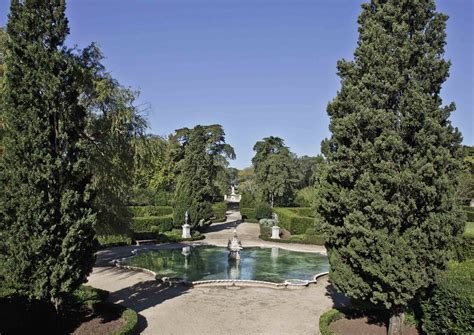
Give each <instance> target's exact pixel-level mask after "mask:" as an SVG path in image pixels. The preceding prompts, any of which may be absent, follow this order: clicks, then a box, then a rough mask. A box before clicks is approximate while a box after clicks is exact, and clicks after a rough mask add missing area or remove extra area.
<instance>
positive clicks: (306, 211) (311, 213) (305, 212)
mask: <svg viewBox="0 0 474 335" xmlns="http://www.w3.org/2000/svg"><path fill="white" fill-rule="evenodd" d="M287 209H289V210H290V211H292V212H293V213H295V214H296V215H298V216H306V217H310V218H314V217H315V214H316V211H315V209H314V208H311V207H288V208H287Z"/></svg>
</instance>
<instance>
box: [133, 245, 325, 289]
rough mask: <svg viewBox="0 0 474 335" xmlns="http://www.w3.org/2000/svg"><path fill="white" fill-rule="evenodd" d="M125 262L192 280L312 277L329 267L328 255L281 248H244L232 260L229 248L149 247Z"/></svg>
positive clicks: (266, 279) (280, 279)
mask: <svg viewBox="0 0 474 335" xmlns="http://www.w3.org/2000/svg"><path fill="white" fill-rule="evenodd" d="M126 263H127V264H128V265H133V266H138V267H142V268H146V269H150V270H153V271H155V272H156V273H157V274H158V277H179V278H184V279H186V280H189V281H196V280H211V279H253V280H264V281H270V282H283V281H285V279H306V280H309V279H311V278H312V277H313V275H314V274H316V273H319V272H324V271H328V269H329V265H328V260H327V258H326V256H323V255H320V254H314V253H304V252H295V251H288V250H284V249H279V248H245V249H243V250H242V251H241V259H240V261H233V262H229V260H228V250H227V249H226V248H220V247H189V246H186V247H184V248H180V249H167V250H150V251H147V252H143V253H140V254H139V255H137V256H134V257H131V258H129V259H127V260H126Z"/></svg>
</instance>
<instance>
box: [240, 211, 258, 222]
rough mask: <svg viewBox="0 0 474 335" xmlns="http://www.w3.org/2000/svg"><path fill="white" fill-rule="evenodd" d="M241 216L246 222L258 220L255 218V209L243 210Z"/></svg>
mask: <svg viewBox="0 0 474 335" xmlns="http://www.w3.org/2000/svg"><path fill="white" fill-rule="evenodd" d="M240 214H241V215H242V219H243V220H244V221H248V220H252V221H255V220H256V219H257V218H256V217H255V208H241V209H240Z"/></svg>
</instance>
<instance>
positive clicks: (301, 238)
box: [259, 234, 325, 245]
mask: <svg viewBox="0 0 474 335" xmlns="http://www.w3.org/2000/svg"><path fill="white" fill-rule="evenodd" d="M259 238H260V239H262V240H264V241H272V242H279V243H298V244H314V245H324V242H325V239H324V236H322V235H313V236H307V235H304V234H302V235H292V236H291V237H290V238H288V239H283V238H280V239H272V238H271V237H269V236H264V235H260V236H259Z"/></svg>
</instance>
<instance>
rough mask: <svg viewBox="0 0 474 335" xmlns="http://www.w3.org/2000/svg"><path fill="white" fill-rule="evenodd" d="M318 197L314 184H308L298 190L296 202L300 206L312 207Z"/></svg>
mask: <svg viewBox="0 0 474 335" xmlns="http://www.w3.org/2000/svg"><path fill="white" fill-rule="evenodd" d="M316 197H317V196H316V189H315V188H314V187H313V186H308V187H305V188H303V189H301V190H298V191H297V192H296V197H295V201H294V202H295V204H296V205H298V206H300V207H311V206H314V204H315V203H316ZM305 216H306V215H305Z"/></svg>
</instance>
